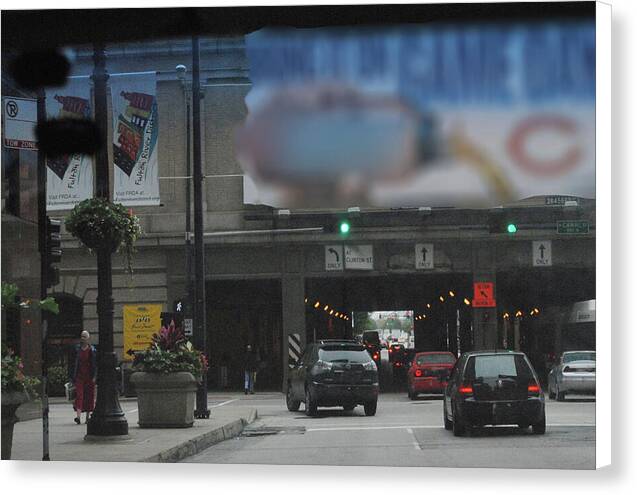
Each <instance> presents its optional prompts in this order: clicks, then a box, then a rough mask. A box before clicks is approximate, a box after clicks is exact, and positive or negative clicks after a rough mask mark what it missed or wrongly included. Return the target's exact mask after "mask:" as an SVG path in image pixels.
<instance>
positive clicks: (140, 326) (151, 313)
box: [123, 304, 162, 361]
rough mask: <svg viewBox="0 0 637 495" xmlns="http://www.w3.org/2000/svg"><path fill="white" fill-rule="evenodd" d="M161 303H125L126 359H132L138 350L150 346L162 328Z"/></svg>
mask: <svg viewBox="0 0 637 495" xmlns="http://www.w3.org/2000/svg"><path fill="white" fill-rule="evenodd" d="M161 308H162V306H161V304H140V305H136V304H126V305H124V356H123V358H124V360H126V361H132V360H133V357H134V353H135V352H136V351H144V350H146V349H147V348H148V346H150V344H151V342H152V340H153V334H155V333H158V332H159V330H160V329H161Z"/></svg>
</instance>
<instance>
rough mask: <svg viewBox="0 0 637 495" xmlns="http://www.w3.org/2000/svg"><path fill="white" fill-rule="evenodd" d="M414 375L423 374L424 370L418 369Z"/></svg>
mask: <svg viewBox="0 0 637 495" xmlns="http://www.w3.org/2000/svg"><path fill="white" fill-rule="evenodd" d="M414 375H415V376H422V370H416V371H415V372H414Z"/></svg>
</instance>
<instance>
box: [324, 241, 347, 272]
mask: <svg viewBox="0 0 637 495" xmlns="http://www.w3.org/2000/svg"><path fill="white" fill-rule="evenodd" d="M342 269H343V246H342V245H340V244H333V245H330V246H325V270H327V271H328V272H330V271H340V270H342Z"/></svg>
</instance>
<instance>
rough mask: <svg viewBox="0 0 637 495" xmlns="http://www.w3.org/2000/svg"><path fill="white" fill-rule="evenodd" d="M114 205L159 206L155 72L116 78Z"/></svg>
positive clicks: (113, 83)
mask: <svg viewBox="0 0 637 495" xmlns="http://www.w3.org/2000/svg"><path fill="white" fill-rule="evenodd" d="M109 83H110V87H111V94H112V97H113V159H114V165H115V166H114V187H113V202H114V203H121V204H123V205H127V206H144V205H158V204H159V166H158V161H157V136H158V135H159V128H158V121H157V98H156V95H157V77H156V74H155V73H154V72H146V73H140V74H133V75H130V74H128V75H113V76H111V77H110V79H109Z"/></svg>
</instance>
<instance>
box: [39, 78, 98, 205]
mask: <svg viewBox="0 0 637 495" xmlns="http://www.w3.org/2000/svg"><path fill="white" fill-rule="evenodd" d="M68 81H69V82H68V83H67V84H66V86H64V87H62V88H53V89H50V90H47V92H46V114H47V118H49V119H61V118H76V119H84V118H87V119H88V118H91V85H90V80H89V78H88V76H85V77H71V78H69V80H68ZM46 165H47V167H46V209H47V211H54V210H68V209H71V208H73V207H74V206H75V205H76V204H78V203H79V202H80V201H83V200H85V199H88V198H92V197H93V157H92V156H90V155H82V154H80V153H75V154H72V155H63V156H59V157H56V158H47V160H46Z"/></svg>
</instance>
